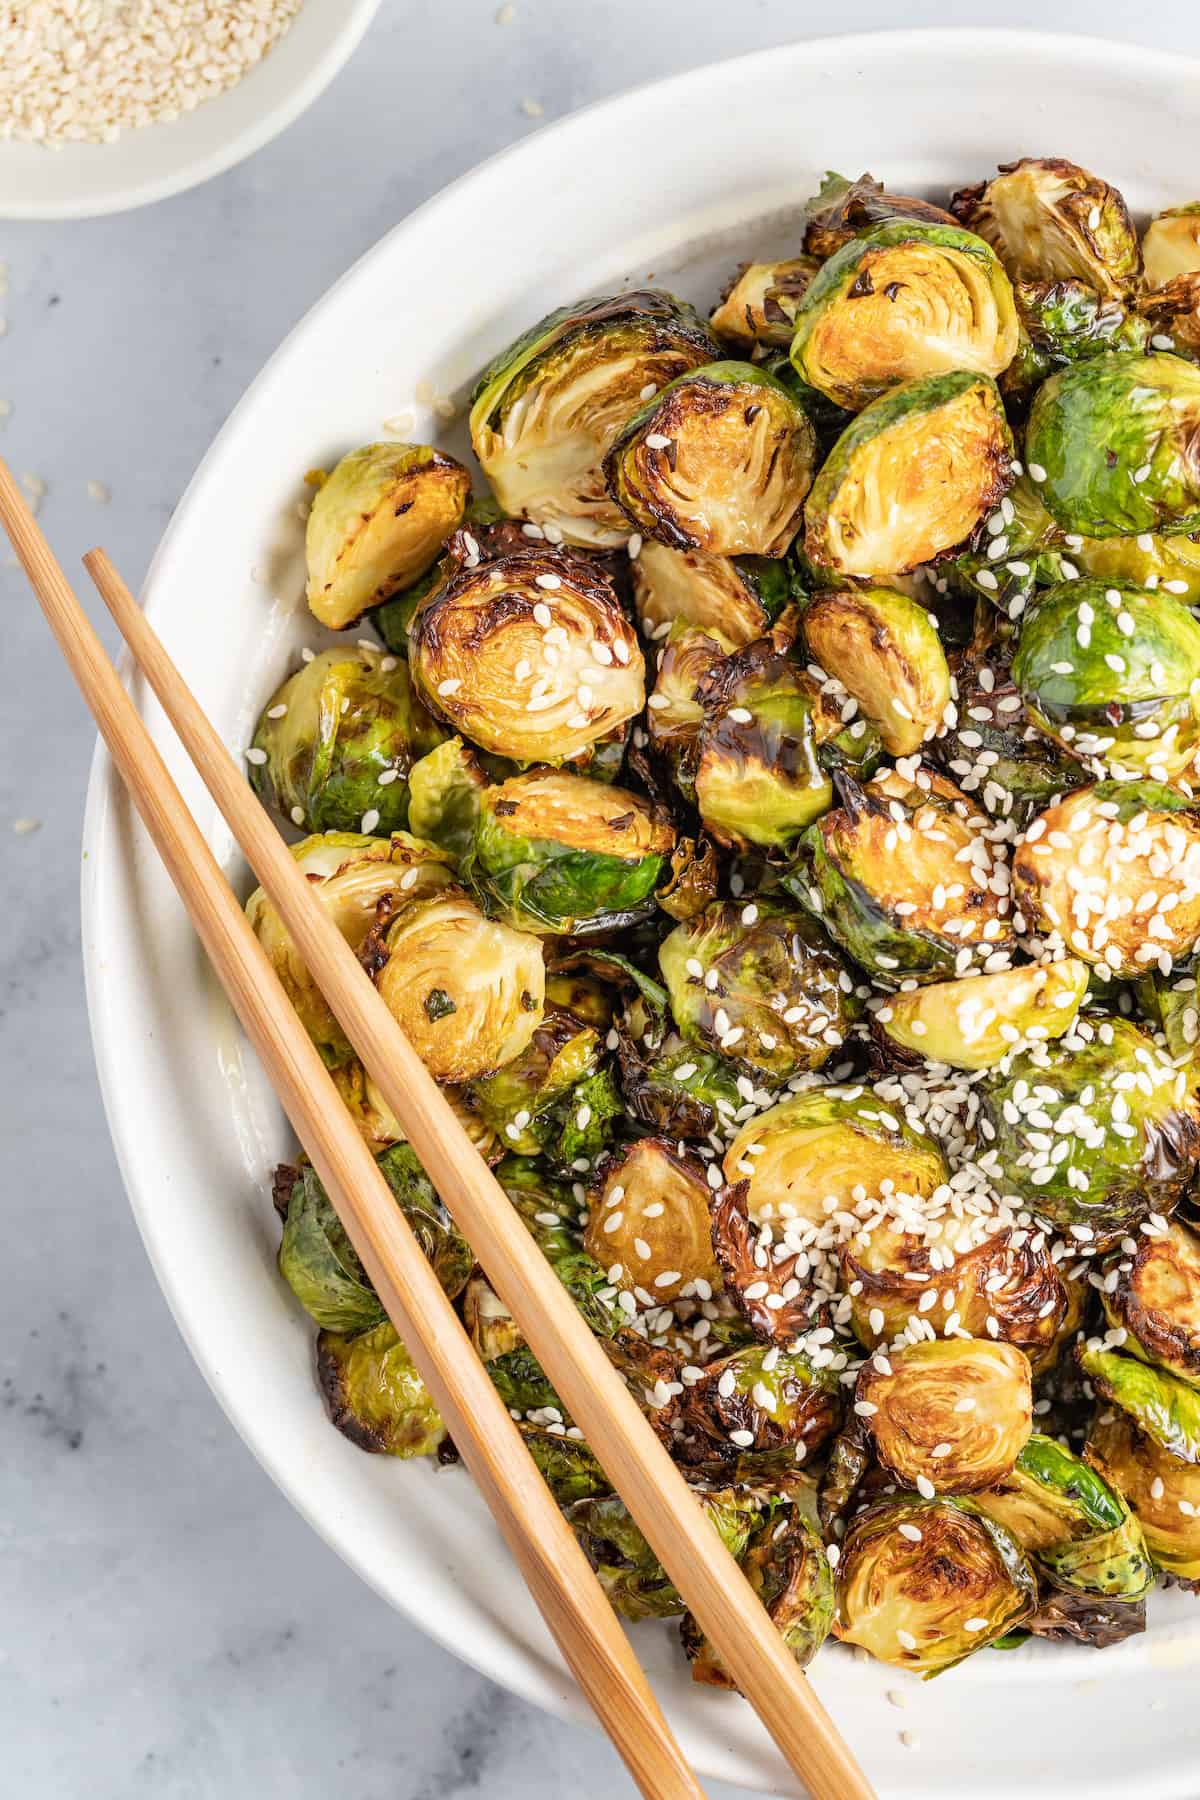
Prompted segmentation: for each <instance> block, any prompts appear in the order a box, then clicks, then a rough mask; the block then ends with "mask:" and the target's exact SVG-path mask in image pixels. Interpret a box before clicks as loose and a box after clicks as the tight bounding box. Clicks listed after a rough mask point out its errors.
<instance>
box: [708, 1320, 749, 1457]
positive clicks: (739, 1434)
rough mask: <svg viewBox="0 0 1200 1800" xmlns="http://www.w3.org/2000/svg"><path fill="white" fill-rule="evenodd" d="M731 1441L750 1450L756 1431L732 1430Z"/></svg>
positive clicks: (740, 1447) (742, 1448)
mask: <svg viewBox="0 0 1200 1800" xmlns="http://www.w3.org/2000/svg"><path fill="white" fill-rule="evenodd" d="M706 1322H707V1321H706ZM729 1441H730V1443H731V1444H735V1445H736V1446H737V1448H738V1449H739V1450H748V1449H749V1448H750V1446H751V1444H752V1443H753V1442H754V1433H753V1432H752V1431H731V1432H730V1434H729Z"/></svg>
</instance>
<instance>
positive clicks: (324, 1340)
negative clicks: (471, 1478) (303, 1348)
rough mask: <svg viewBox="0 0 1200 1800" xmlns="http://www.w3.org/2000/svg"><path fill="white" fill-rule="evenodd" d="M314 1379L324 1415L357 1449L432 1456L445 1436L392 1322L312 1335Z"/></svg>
mask: <svg viewBox="0 0 1200 1800" xmlns="http://www.w3.org/2000/svg"><path fill="white" fill-rule="evenodd" d="M317 1380H318V1383H319V1384H320V1388H321V1392H322V1394H323V1395H324V1398H325V1407H326V1410H327V1412H328V1413H329V1417H330V1418H331V1419H332V1421H333V1423H334V1424H335V1425H336V1426H337V1428H338V1430H339V1431H340V1432H343V1433H344V1434H345V1436H346V1437H348V1438H349V1439H350V1441H351V1443H352V1444H357V1445H358V1447H359V1449H360V1450H373V1451H376V1452H379V1453H381V1454H382V1455H384V1456H432V1455H433V1453H434V1451H435V1450H436V1449H437V1447H438V1445H439V1444H440V1443H441V1442H442V1441H443V1439H444V1438H445V1436H446V1427H445V1426H444V1425H443V1423H442V1418H441V1414H440V1413H439V1412H438V1410H437V1408H436V1407H435V1406H434V1404H433V1400H432V1399H431V1397H430V1394H429V1389H428V1388H427V1387H426V1386H425V1383H424V1382H423V1381H422V1380H421V1377H420V1376H419V1375H418V1373H417V1371H416V1368H415V1366H414V1364H413V1361H412V1358H411V1357H410V1356H409V1354H408V1351H407V1350H406V1349H405V1348H404V1345H403V1344H402V1343H401V1342H400V1338H399V1335H398V1333H397V1331H396V1328H395V1326H394V1325H391V1324H389V1323H388V1321H387V1320H385V1321H384V1323H383V1324H382V1325H376V1326H374V1327H373V1328H372V1329H371V1330H370V1331H360V1332H358V1333H357V1334H356V1335H355V1336H353V1337H343V1336H342V1335H341V1334H340V1333H338V1332H334V1331H323V1332H322V1333H321V1335H320V1336H319V1337H318V1339H317Z"/></svg>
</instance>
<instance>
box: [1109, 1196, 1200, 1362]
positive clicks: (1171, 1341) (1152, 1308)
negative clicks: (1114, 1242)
mask: <svg viewBox="0 0 1200 1800" xmlns="http://www.w3.org/2000/svg"><path fill="white" fill-rule="evenodd" d="M1135 1241H1136V1248H1135V1249H1133V1250H1132V1251H1126V1250H1125V1248H1124V1247H1122V1250H1121V1251H1119V1252H1118V1253H1117V1254H1116V1255H1115V1256H1114V1258H1113V1260H1112V1266H1111V1268H1110V1270H1109V1271H1108V1275H1107V1278H1106V1280H1105V1282H1104V1285H1103V1287H1102V1288H1101V1290H1100V1298H1101V1299H1102V1300H1103V1302H1104V1311H1105V1314H1106V1316H1107V1318H1108V1322H1109V1324H1110V1325H1112V1326H1114V1327H1117V1326H1123V1327H1124V1330H1125V1333H1126V1337H1125V1348H1126V1349H1127V1350H1131V1351H1132V1352H1133V1354H1134V1355H1135V1356H1142V1357H1145V1359H1146V1361H1147V1362H1152V1363H1155V1364H1157V1366H1158V1367H1159V1368H1160V1369H1166V1371H1167V1372H1168V1374H1171V1375H1175V1376H1177V1377H1178V1378H1179V1380H1180V1381H1184V1382H1186V1383H1187V1385H1188V1386H1189V1387H1200V1238H1198V1237H1197V1236H1196V1233H1195V1232H1194V1231H1192V1230H1191V1229H1190V1228H1189V1227H1188V1226H1187V1225H1183V1224H1181V1223H1180V1222H1179V1220H1178V1219H1172V1220H1171V1221H1170V1223H1169V1224H1168V1226H1167V1229H1166V1231H1155V1232H1153V1233H1151V1234H1149V1235H1147V1234H1146V1233H1145V1232H1139V1233H1138V1236H1137V1239H1136V1240H1135ZM1112 1281H1115V1283H1116V1285H1115V1286H1114V1287H1111V1288H1110V1286H1109V1283H1110V1282H1112Z"/></svg>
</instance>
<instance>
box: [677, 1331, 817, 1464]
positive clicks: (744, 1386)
mask: <svg viewBox="0 0 1200 1800" xmlns="http://www.w3.org/2000/svg"><path fill="white" fill-rule="evenodd" d="M841 1395H842V1386H841V1382H840V1381H839V1379H838V1377H837V1375H836V1374H834V1373H832V1372H831V1371H830V1370H829V1369H827V1368H826V1369H815V1368H814V1367H813V1365H812V1363H811V1361H810V1360H809V1358H808V1357H807V1356H806V1355H805V1354H804V1353H803V1352H802V1351H795V1352H789V1351H786V1350H779V1349H773V1350H771V1349H768V1348H767V1347H766V1345H765V1344H753V1345H751V1346H749V1347H748V1348H746V1349H744V1350H735V1351H734V1352H733V1354H732V1355H731V1356H723V1357H721V1358H719V1359H718V1360H717V1361H715V1362H710V1363H708V1364H707V1365H706V1366H705V1369H704V1373H703V1375H702V1376H701V1378H700V1380H699V1381H695V1382H693V1383H692V1385H691V1387H689V1388H687V1389H685V1392H684V1394H683V1398H682V1400H681V1403H680V1423H681V1427H682V1430H683V1432H684V1434H685V1435H686V1434H689V1433H696V1434H698V1435H699V1436H700V1438H701V1439H703V1440H706V1442H705V1447H704V1455H706V1456H709V1457H711V1456H712V1455H713V1446H714V1445H715V1446H717V1449H718V1453H725V1454H728V1455H730V1456H733V1455H734V1454H736V1453H737V1452H739V1451H751V1450H752V1451H762V1450H778V1449H780V1448H782V1447H783V1446H784V1445H796V1444H803V1445H804V1448H805V1451H806V1453H812V1452H814V1451H816V1450H818V1449H819V1448H820V1447H821V1445H822V1444H823V1443H824V1442H825V1441H826V1439H827V1438H830V1437H832V1435H833V1433H834V1432H835V1431H836V1430H837V1428H838V1426H839V1424H840V1423H841V1419H842V1399H841Z"/></svg>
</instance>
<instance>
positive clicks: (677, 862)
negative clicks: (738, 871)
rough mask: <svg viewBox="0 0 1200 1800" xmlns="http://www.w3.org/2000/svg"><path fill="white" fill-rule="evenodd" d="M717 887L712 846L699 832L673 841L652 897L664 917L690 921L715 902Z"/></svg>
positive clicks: (718, 876) (717, 869) (718, 867)
mask: <svg viewBox="0 0 1200 1800" xmlns="http://www.w3.org/2000/svg"><path fill="white" fill-rule="evenodd" d="M720 885H721V865H720V861H719V860H718V857H717V849H716V845H715V844H713V843H712V842H711V840H710V839H709V838H707V837H705V835H704V833H703V831H701V832H699V833H697V835H696V836H695V837H694V838H692V837H680V838H676V840H675V848H674V849H673V850H672V852H671V866H670V868H669V869H668V871H667V873H666V876H665V878H664V880H663V881H661V882H660V883H659V885H658V887H657V888H656V889H655V890H654V897H655V899H656V900H657V901H658V906H659V910H660V912H665V913H666V915H667V917H668V918H670V919H694V918H695V917H696V915H697V913H702V912H703V911H704V909H705V907H706V906H710V905H711V904H712V902H713V901H714V900H715V899H716V897H717V889H718V888H719V887H720Z"/></svg>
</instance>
